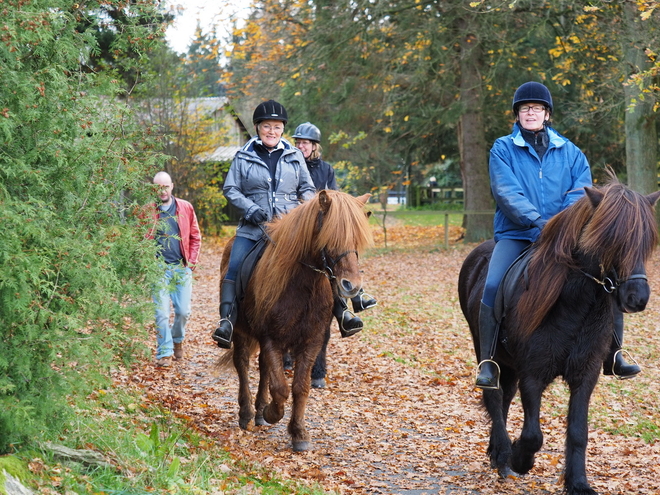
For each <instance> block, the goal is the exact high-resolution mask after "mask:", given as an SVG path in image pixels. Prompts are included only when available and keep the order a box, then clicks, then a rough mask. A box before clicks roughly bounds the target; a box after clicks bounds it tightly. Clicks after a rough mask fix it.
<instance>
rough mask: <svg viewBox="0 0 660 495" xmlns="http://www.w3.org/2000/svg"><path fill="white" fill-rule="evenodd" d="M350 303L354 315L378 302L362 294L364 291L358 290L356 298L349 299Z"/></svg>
mask: <svg viewBox="0 0 660 495" xmlns="http://www.w3.org/2000/svg"><path fill="white" fill-rule="evenodd" d="M351 302H352V303H353V312H354V313H359V312H360V311H364V310H365V309H369V308H373V307H374V306H375V305H376V304H378V301H376V299H374V298H373V297H372V296H370V295H369V294H367V293H366V292H364V289H360V292H358V294H357V296H355V297H352V298H351Z"/></svg>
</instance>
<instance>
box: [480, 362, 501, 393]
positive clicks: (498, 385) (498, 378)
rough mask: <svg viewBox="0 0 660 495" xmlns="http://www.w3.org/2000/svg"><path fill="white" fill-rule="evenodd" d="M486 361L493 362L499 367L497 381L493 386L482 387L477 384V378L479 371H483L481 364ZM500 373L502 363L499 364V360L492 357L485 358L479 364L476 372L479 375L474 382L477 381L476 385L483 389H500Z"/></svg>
mask: <svg viewBox="0 0 660 495" xmlns="http://www.w3.org/2000/svg"><path fill="white" fill-rule="evenodd" d="M484 363H493V364H494V365H495V367H496V368H497V383H496V384H495V386H491V387H480V386H478V385H476V382H477V379H478V378H479V373H480V372H481V365H482V364H484ZM500 373H501V370H500V365H499V364H497V361H494V360H492V359H484V360H483V361H481V362H480V363H479V364H478V365H477V372H476V375H477V376H476V378H475V380H474V382H475V387H477V388H480V389H482V390H499V388H500Z"/></svg>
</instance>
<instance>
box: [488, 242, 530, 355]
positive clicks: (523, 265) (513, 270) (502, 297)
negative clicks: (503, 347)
mask: <svg viewBox="0 0 660 495" xmlns="http://www.w3.org/2000/svg"><path fill="white" fill-rule="evenodd" d="M533 252H534V248H533V247H528V248H526V249H525V250H524V251H523V252H522V253H521V254H520V256H518V257H517V258H516V259H515V260H514V261H513V263H511V266H509V268H508V269H507V271H506V272H505V273H504V277H503V278H502V282H501V283H500V286H499V288H498V289H497V294H496V295H495V307H494V308H493V311H494V313H495V320H496V321H497V324H498V327H500V326H501V325H502V321H504V318H506V315H507V311H508V310H509V309H510V308H511V299H512V298H513V293H514V291H515V290H516V288H517V287H518V286H519V284H520V282H519V280H520V279H521V277H522V278H524V283H525V290H527V289H529V285H528V280H527V265H528V264H529V260H530V258H531V256H532V253H533ZM500 341H501V342H502V343H504V344H506V335H502V332H500Z"/></svg>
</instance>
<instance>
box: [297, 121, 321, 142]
mask: <svg viewBox="0 0 660 495" xmlns="http://www.w3.org/2000/svg"><path fill="white" fill-rule="evenodd" d="M293 138H294V139H309V140H310V141H314V142H315V143H320V142H321V131H319V128H318V127H316V126H315V125H314V124H312V123H310V122H305V123H304V124H300V125H299V126H298V127H296V132H295V134H294V135H293Z"/></svg>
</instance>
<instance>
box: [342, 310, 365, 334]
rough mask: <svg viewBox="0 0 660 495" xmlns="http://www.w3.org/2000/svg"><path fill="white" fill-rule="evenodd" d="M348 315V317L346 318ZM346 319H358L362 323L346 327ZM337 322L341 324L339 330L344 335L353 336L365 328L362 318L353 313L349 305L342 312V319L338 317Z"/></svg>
mask: <svg viewBox="0 0 660 495" xmlns="http://www.w3.org/2000/svg"><path fill="white" fill-rule="evenodd" d="M347 315H348V318H346V316H347ZM345 319H348V320H354V319H358V320H359V321H360V323H361V325H360V326H359V327H353V328H344V320H345ZM337 323H338V324H339V332H340V333H341V336H342V337H351V336H353V335H355V334H356V333H358V332H359V331H361V330H362V329H363V328H364V323H363V322H362V320H361V319H360V318H359V317H357V316H355V313H353V312H352V311H351V310H350V309H348V307H346V309H344V311H343V312H342V314H341V319H340V318H337Z"/></svg>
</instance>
